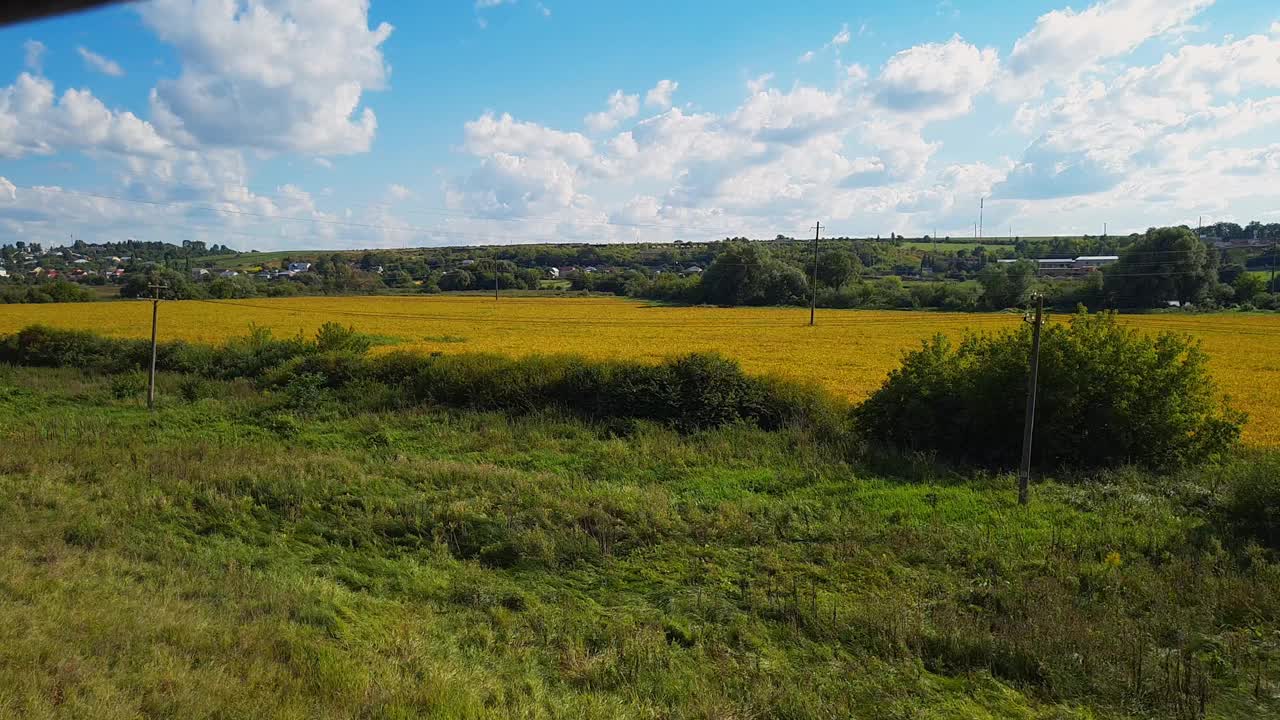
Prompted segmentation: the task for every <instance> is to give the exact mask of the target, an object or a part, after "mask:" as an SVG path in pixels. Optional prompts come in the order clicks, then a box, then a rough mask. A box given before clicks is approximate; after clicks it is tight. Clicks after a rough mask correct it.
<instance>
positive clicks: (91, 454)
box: [0, 353, 1280, 718]
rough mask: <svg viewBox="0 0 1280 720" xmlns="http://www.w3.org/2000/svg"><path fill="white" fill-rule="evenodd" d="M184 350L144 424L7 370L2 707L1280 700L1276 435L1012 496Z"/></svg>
mask: <svg viewBox="0 0 1280 720" xmlns="http://www.w3.org/2000/svg"><path fill="white" fill-rule="evenodd" d="M315 355H316V356H320V355H323V353H316V354H315ZM495 362H496V361H495ZM428 372H434V370H431V371H428ZM306 374H312V375H315V376H317V377H320V378H323V377H324V376H323V375H322V374H320V373H303V375H306ZM192 377H193V376H192V375H189V374H179V373H170V372H165V373H162V374H161V377H160V382H161V390H162V393H163V397H166V398H170V400H169V401H168V402H166V403H163V404H162V405H161V406H160V409H159V411H158V412H157V413H156V414H155V415H149V414H148V413H147V412H146V411H145V409H144V408H143V407H142V406H141V403H140V402H139V400H138V399H137V397H136V396H135V397H130V396H128V394H127V393H126V394H125V396H124V397H118V395H119V393H117V392H116V390H115V388H113V387H112V385H113V379H114V376H111V375H105V376H98V375H95V374H92V373H85V372H83V371H82V370H79V369H71V368H63V369H29V368H14V367H9V368H5V367H4V366H0V447H4V448H7V449H18V451H17V452H4V453H0V716H11V717H23V718H27V717H31V718H52V717H66V718H80V717H95V718H133V717H139V716H142V717H183V718H187V717H191V718H201V717H209V718H212V717H223V718H226V717H233V718H235V717H246V718H247V717H308V718H311V717H321V718H326V717H327V718H347V717H453V718H488V717H495V718H496V717H502V718H507V717H527V718H539V717H548V718H551V717H554V718H618V717H622V718H641V717H644V718H652V717H671V718H728V717H788V718H830V717H957V718H958V717H964V718H970V717H979V718H980V717H1043V718H1064V717H1079V718H1128V717H1160V718H1167V717H1186V718H1196V717H1203V716H1212V717H1265V716H1271V715H1275V714H1276V713H1277V712H1280V704H1278V701H1277V692H1278V690H1280V672H1278V670H1277V662H1278V661H1280V647H1277V642H1276V635H1275V633H1276V631H1277V630H1280V623H1278V622H1277V618H1278V615H1277V613H1278V612H1280V565H1277V564H1276V558H1275V556H1274V554H1272V551H1270V550H1267V549H1265V548H1263V547H1261V546H1260V545H1258V544H1255V540H1256V539H1258V538H1260V537H1264V536H1260V535H1258V534H1257V532H1256V530H1255V526H1254V525H1251V524H1247V523H1246V524H1243V525H1241V524H1237V523H1235V522H1233V521H1232V520H1231V518H1232V517H1234V515H1233V514H1232V512H1233V511H1232V508H1233V507H1236V506H1237V505H1240V504H1245V505H1247V504H1248V503H1247V501H1245V500H1242V499H1241V498H1245V497H1250V496H1249V495H1247V491H1245V490H1242V488H1243V487H1244V486H1243V485H1242V483H1245V482H1247V481H1252V482H1256V483H1265V482H1266V481H1265V479H1264V478H1265V477H1266V473H1264V472H1260V471H1259V472H1252V471H1251V470H1250V468H1260V467H1274V462H1275V460H1274V458H1271V457H1270V456H1267V455H1250V456H1241V457H1238V458H1236V459H1233V460H1231V461H1229V462H1228V464H1226V465H1224V466H1222V467H1220V468H1218V469H1216V470H1215V471H1213V472H1200V471H1191V470H1187V471H1183V472H1181V473H1175V474H1172V475H1168V476H1157V475H1151V474H1148V473H1145V472H1141V471H1137V470H1119V471H1113V472H1103V473H1100V474H1096V475H1094V476H1092V478H1091V479H1092V482H1091V483H1090V484H1059V483H1056V482H1052V481H1048V482H1045V483H1044V484H1043V485H1042V486H1041V487H1040V488H1039V490H1038V492H1037V493H1036V496H1035V500H1034V502H1033V504H1032V505H1031V506H1030V507H1028V508H1019V507H1018V506H1016V504H1015V503H1014V499H1013V493H1012V491H1011V481H1010V479H1009V478H1007V477H1003V476H999V475H987V474H974V475H957V474H954V473H947V474H938V473H936V472H935V473H934V474H930V472H929V471H928V470H927V465H926V464H925V463H923V462H922V463H921V465H920V469H919V472H918V474H917V477H916V478H915V479H914V480H912V481H911V482H905V481H903V480H901V479H898V478H894V477H885V476H881V475H877V474H874V473H869V472H868V471H867V469H866V468H865V467H863V466H862V464H861V463H860V461H859V460H857V459H856V458H855V457H852V456H850V455H849V454H848V453H846V452H845V451H843V450H842V449H840V448H837V447H833V446H832V445H831V444H829V443H824V442H817V441H815V439H814V436H813V434H812V433H811V432H809V431H808V430H806V429H804V428H800V427H794V426H790V427H785V428H783V429H781V430H778V431H766V430H763V429H761V428H759V427H755V426H753V425H751V424H745V423H735V424H729V425H724V426H720V427H715V428H706V429H701V430H689V429H684V428H678V427H673V426H671V425H668V424H666V423H664V422H658V421H644V420H637V421H635V423H634V424H633V426H632V427H631V428H630V431H629V432H628V433H627V434H625V435H619V434H617V433H614V432H612V430H611V428H609V427H608V426H607V425H606V424H601V423H583V422H581V421H580V420H579V419H577V417H576V416H577V413H576V412H572V411H566V410H564V409H563V408H559V409H557V408H540V409H532V410H530V411H528V412H524V413H518V414H511V413H508V412H505V411H501V412H499V411H482V410H473V409H461V408H452V407H438V406H433V405H430V404H421V403H413V404H410V405H408V406H407V407H405V408H403V409H392V410H388V409H384V408H383V407H382V403H381V402H380V401H379V402H377V403H375V407H374V409H371V410H364V409H361V408H360V406H358V405H355V404H353V400H354V396H348V395H344V394H343V393H344V392H356V391H357V390H358V385H356V384H353V383H348V384H346V385H343V386H342V389H340V390H339V391H331V390H323V385H321V384H317V385H316V386H315V387H319V388H321V389H322V392H321V393H320V394H319V396H318V397H316V398H314V399H313V401H312V402H311V403H310V404H309V405H306V407H305V410H295V409H293V406H292V405H291V404H292V403H295V402H296V401H297V398H290V397H289V393H290V392H293V393H302V392H303V389H300V388H298V387H295V388H293V389H292V390H290V389H288V387H287V386H285V387H280V386H276V385H269V386H268V390H269V392H262V389H261V387H254V386H253V385H251V384H249V383H247V382H246V381H244V380H237V381H224V380H217V379H209V378H207V377H203V376H200V377H199V382H200V383H202V384H201V385H198V386H196V387H195V388H194V391H193V392H189V393H181V392H179V390H180V389H181V387H182V386H183V384H184V383H185V384H188V385H189V384H191V383H192V380H191V378H192ZM318 382H319V381H318ZM431 386H432V387H435V385H434V383H433V384H432V385H431ZM303 412H305V415H304V414H301V413H303ZM1242 493H1245V494H1242Z"/></svg>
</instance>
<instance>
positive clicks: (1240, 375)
mask: <svg viewBox="0 0 1280 720" xmlns="http://www.w3.org/2000/svg"><path fill="white" fill-rule="evenodd" d="M331 320H332V321H337V322H341V323H343V324H345V325H352V326H354V327H356V328H357V329H359V330H360V331H362V332H365V333H369V334H372V335H377V336H380V337H381V338H382V339H384V340H385V341H387V342H388V343H394V344H393V345H390V346H392V347H399V348H410V349H416V350H422V351H433V350H439V351H443V352H463V351H483V352H496V353H506V354H511V355H524V354H531V353H576V354H582V355H587V356H591V357H630V358H642V359H657V358H661V357H663V356H666V355H672V354H676V353H683V352H689V351H693V350H717V351H719V352H721V353H724V354H725V355H729V356H731V357H734V358H737V359H738V360H739V361H741V362H742V364H743V366H744V367H745V368H746V369H747V370H749V371H753V372H760V373H772V374H777V375H782V376H789V377H794V378H802V379H810V380H815V381H817V382H819V383H821V384H823V385H825V386H827V387H829V388H831V389H832V390H834V391H836V392H839V393H842V394H844V395H847V396H848V397H850V398H852V399H855V400H856V399H859V398H861V397H864V396H866V395H867V394H868V393H870V392H871V391H872V390H874V389H875V388H876V387H878V386H879V384H880V383H881V381H882V380H883V379H884V377H885V375H886V374H887V373H888V372H889V370H891V369H892V368H893V367H895V366H896V365H897V363H898V360H899V358H900V357H901V355H902V353H903V351H905V350H908V349H911V348H914V347H916V346H917V345H918V344H919V342H920V340H922V339H924V338H926V337H928V336H930V335H932V334H934V333H938V332H941V333H946V334H950V335H953V336H959V335H960V334H961V333H963V332H964V331H965V330H966V329H991V328H997V327H1004V326H1008V325H1011V324H1014V323H1017V322H1019V320H1020V318H1019V316H1016V315H991V314H962V313H934V312H898V311H865V310H821V309H820V310H819V311H818V324H817V326H816V327H812V328H811V327H809V326H808V322H809V311H808V309H802V308H733V309H726V308H706V307H697V308H680V307H664V306H657V305H652V304H649V303H643V302H636V301H630V300H624V299H620V298H618V299H615V298H534V297H509V298H502V299H501V300H498V301H496V302H495V301H494V299H493V298H491V297H483V296H456V295H453V296H430V297H428V296H421V297H407V296H403V297H336V298H325V297H306V298H280V299H254V300H230V301H221V302H206V301H182V302H166V303H163V304H162V305H161V307H160V336H161V338H164V339H177V338H181V339H185V340H193V341H203V342H215V341H221V340H224V339H226V338H228V337H230V336H234V335H241V334H244V333H245V331H246V330H247V329H248V327H249V325H250V324H257V325H260V326H265V327H269V328H272V329H273V330H274V331H275V332H276V333H277V334H284V335H291V334H294V333H297V332H304V333H311V332H312V331H314V330H315V329H316V328H317V327H318V326H319V325H321V324H322V323H324V322H327V321H331ZM1125 322H1128V323H1132V324H1133V325H1136V326H1138V327H1140V328H1143V329H1148V330H1151V331H1159V330H1175V331H1180V332H1187V333H1190V334H1192V335H1195V336H1197V337H1199V338H1201V339H1202V340H1203V343H1204V348H1205V350H1206V351H1207V352H1208V353H1209V354H1210V356H1211V364H1212V368H1213V371H1214V375H1215V377H1216V378H1217V380H1218V382H1219V385H1220V387H1221V388H1222V390H1223V391H1224V392H1226V393H1227V394H1229V395H1231V397H1232V398H1233V401H1234V403H1235V405H1236V406H1237V407H1239V408H1241V409H1243V410H1245V411H1246V412H1248V413H1249V416H1250V421H1249V425H1248V427H1247V429H1246V431H1245V438H1246V440H1247V441H1248V442H1250V443H1251V444H1258V445H1280V317H1277V316H1268V315H1239V314H1220V315H1188V316H1181V315H1146V316H1130V317H1126V318H1125ZM32 323H45V324H49V325H55V326H59V327H73V328H84V329H89V330H94V331H97V332H102V333H106V334H109V335H117V336H129V337H147V336H149V334H150V332H151V304H150V303H149V302H144V301H132V302H124V301H122V302H103V303H77V304H65V305H0V333H8V332H13V331H14V330H17V329H19V328H21V327H23V326H25V325H29V324H32Z"/></svg>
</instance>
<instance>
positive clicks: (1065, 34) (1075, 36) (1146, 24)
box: [1006, 0, 1214, 93]
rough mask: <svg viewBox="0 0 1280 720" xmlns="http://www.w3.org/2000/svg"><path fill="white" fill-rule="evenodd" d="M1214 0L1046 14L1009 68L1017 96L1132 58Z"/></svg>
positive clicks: (1126, 2) (1118, 4) (1126, 1)
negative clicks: (1120, 58) (1049, 82)
mask: <svg viewBox="0 0 1280 720" xmlns="http://www.w3.org/2000/svg"><path fill="white" fill-rule="evenodd" d="M1213 2H1214V0H1104V1H1103V2H1098V3H1096V4H1094V5H1091V6H1089V7H1088V8H1086V9H1084V10H1081V11H1078V12H1077V11H1075V10H1072V9H1071V8H1069V7H1068V8H1065V9H1062V10H1053V11H1051V12H1048V13H1045V14H1044V15H1041V16H1040V17H1039V19H1037V20H1036V24H1035V27H1033V28H1032V29H1031V31H1030V32H1028V33H1027V34H1025V35H1023V36H1022V37H1020V38H1018V40H1017V42H1015V43H1014V45H1013V51H1012V52H1011V53H1010V54H1009V58H1008V60H1007V62H1006V67H1007V69H1008V71H1009V73H1010V75H1011V80H1012V81H1013V82H1011V86H1012V87H1011V88H1010V91H1011V92H1031V93H1034V92H1038V91H1039V90H1040V89H1041V86H1042V84H1043V82H1044V81H1046V80H1051V79H1060V78H1070V77H1072V76H1074V75H1075V74H1076V73H1078V72H1080V71H1081V70H1084V69H1088V68H1091V67H1094V66H1095V65H1096V64H1097V63H1099V62H1101V61H1104V60H1108V59H1110V58H1114V57H1117V56H1121V55H1126V54H1128V53H1130V52H1132V51H1133V50H1134V49H1136V48H1137V47H1138V46H1140V45H1142V44H1143V43H1145V42H1146V41H1147V40H1149V39H1151V38H1153V37H1157V36H1160V35H1164V34H1166V33H1170V32H1176V31H1178V30H1180V29H1182V28H1183V27H1185V26H1186V24H1187V23H1188V22H1189V21H1190V20H1191V19H1192V18H1194V17H1195V16H1196V15H1197V14H1199V13H1200V12H1201V11H1203V10H1204V9H1205V8H1207V7H1209V6H1210V5H1212V4H1213Z"/></svg>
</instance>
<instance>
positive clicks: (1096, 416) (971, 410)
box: [856, 312, 1244, 468]
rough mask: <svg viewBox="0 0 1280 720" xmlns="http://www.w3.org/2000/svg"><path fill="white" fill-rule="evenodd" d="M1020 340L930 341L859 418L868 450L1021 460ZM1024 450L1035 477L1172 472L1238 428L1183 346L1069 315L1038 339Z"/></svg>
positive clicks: (1234, 436)
mask: <svg viewBox="0 0 1280 720" xmlns="http://www.w3.org/2000/svg"><path fill="white" fill-rule="evenodd" d="M1030 346H1031V332H1030V329H1029V328H1023V329H1021V330H1017V331H1007V332H1004V333H1000V334H997V335H969V336H966V337H965V338H964V339H963V340H962V341H961V342H960V343H959V344H958V345H956V344H952V343H951V342H950V341H949V340H947V339H946V338H945V337H941V336H938V337H935V338H934V339H932V340H929V341H927V342H925V343H924V346H923V347H922V348H921V349H920V350H917V351H914V352H912V353H909V354H908V355H907V356H906V358H905V359H904V361H903V364H902V367H900V368H899V369H897V370H895V371H893V373H891V374H890V376H889V379H888V380H887V381H886V382H885V384H884V386H883V387H881V388H880V390H878V391H877V392H876V393H875V394H874V395H872V396H871V397H870V398H869V399H868V400H867V402H866V403H864V404H863V405H862V406H861V407H860V408H859V409H858V410H857V413H856V415H857V418H858V421H859V424H860V426H861V428H862V431H863V432H864V433H865V435H866V436H867V437H868V438H869V439H872V440H877V441H881V442H884V443H888V444H890V445H894V446H898V447H901V448H904V449H908V450H923V451H933V452H936V453H938V454H939V455H940V456H941V457H944V458H946V459H949V460H955V461H960V462H971V463H978V464H982V465H988V466H994V467H1012V466H1014V465H1016V463H1017V461H1018V459H1019V457H1020V454H1021V442H1022V421H1023V407H1024V403H1025V388H1026V382H1027V372H1028V358H1029V356H1030ZM1040 368H1041V370H1040V389H1039V397H1038V411H1037V416H1036V434H1035V442H1034V443H1033V452H1034V455H1033V457H1034V460H1035V462H1036V464H1037V465H1039V466H1047V467H1058V466H1072V467H1081V468H1091V467H1105V466H1114V465H1122V464H1129V463H1132V464H1137V465H1142V466H1147V467H1175V466H1179V465H1183V464H1191V463H1197V462H1200V461H1203V460H1206V459H1208V458H1211V457H1213V456H1215V455H1216V454H1219V453H1221V452H1222V451H1224V450H1226V449H1227V448H1229V447H1230V446H1232V445H1233V444H1234V443H1235V442H1236V441H1237V440H1238V438H1239V434H1240V429H1241V426H1242V425H1243V422H1244V418H1243V417H1242V416H1241V415H1240V414H1239V413H1236V412H1234V411H1232V410H1230V409H1229V408H1227V407H1226V406H1225V404H1224V403H1223V401H1222V400H1221V399H1220V398H1219V397H1218V395H1217V394H1216V391H1215V389H1214V385H1213V382H1212V380H1211V379H1210V376H1209V372H1208V368H1207V366H1206V358H1205V356H1204V354H1203V353H1202V352H1201V351H1200V349H1199V346H1198V345H1197V344H1196V343H1195V342H1194V341H1192V340H1191V339H1190V338H1188V337H1185V336H1179V335H1174V334H1171V333H1165V334H1162V335H1160V336H1159V337H1156V338H1151V337H1147V336H1145V335H1142V334H1141V333H1139V332H1138V331H1136V330H1131V329H1126V328H1124V327H1122V326H1121V325H1120V324H1119V323H1118V322H1117V321H1116V318H1115V316H1114V315H1112V314H1109V313H1105V314H1098V315H1088V314H1086V313H1084V312H1081V313H1080V314H1077V315H1075V316H1074V317H1072V318H1071V320H1070V322H1069V323H1053V324H1050V325H1048V326H1047V327H1046V328H1045V330H1044V332H1043V339H1042V345H1041V356H1040Z"/></svg>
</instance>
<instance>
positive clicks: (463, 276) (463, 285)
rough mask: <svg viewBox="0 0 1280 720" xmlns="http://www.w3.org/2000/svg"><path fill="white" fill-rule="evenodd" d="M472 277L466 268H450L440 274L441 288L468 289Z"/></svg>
mask: <svg viewBox="0 0 1280 720" xmlns="http://www.w3.org/2000/svg"><path fill="white" fill-rule="evenodd" d="M473 282H474V281H473V279H472V277H471V273H469V272H467V271H466V270H450V271H449V272H447V273H445V274H444V275H441V276H440V283H439V285H440V289H441V290H470V289H471V286H472V283H473Z"/></svg>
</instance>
